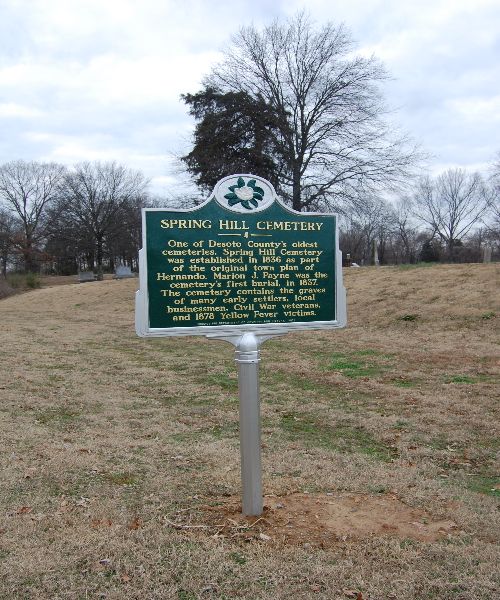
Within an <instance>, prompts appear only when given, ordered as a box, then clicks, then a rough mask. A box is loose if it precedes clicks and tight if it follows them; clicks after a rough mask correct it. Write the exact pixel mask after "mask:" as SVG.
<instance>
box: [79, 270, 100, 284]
mask: <svg viewBox="0 0 500 600" xmlns="http://www.w3.org/2000/svg"><path fill="white" fill-rule="evenodd" d="M95 280H96V277H95V275H94V272H93V271H80V272H79V273H78V283H85V282H86V281H95Z"/></svg>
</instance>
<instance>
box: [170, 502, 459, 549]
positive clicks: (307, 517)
mask: <svg viewBox="0 0 500 600" xmlns="http://www.w3.org/2000/svg"><path fill="white" fill-rule="evenodd" d="M202 510H203V512H204V517H205V519H203V521H204V524H202V525H200V524H184V525H183V524H180V523H176V524H175V525H174V523H171V524H172V525H174V526H177V527H178V528H179V529H184V530H190V529H191V530H195V529H197V530H198V531H200V528H207V529H210V533H211V534H212V535H214V531H215V535H217V536H224V537H229V538H241V539H243V540H248V541H251V540H261V541H263V542H267V543H273V542H275V543H281V544H286V545H305V544H307V545H310V546H314V547H320V548H328V547H331V546H333V545H335V544H336V543H338V542H339V541H347V540H350V539H352V540H355V539H363V538H367V537H376V536H393V537H398V538H402V539H414V540H419V541H424V542H432V541H435V540H437V539H439V538H442V537H444V536H446V535H449V534H452V533H456V532H457V525H456V523H454V522H453V521H451V520H434V519H433V518H432V517H431V516H430V515H429V514H428V513H426V512H425V511H422V510H418V509H415V508H410V507H409V506H407V505H405V504H403V503H402V502H401V501H400V500H399V499H398V498H397V497H396V496H394V495H391V494H383V495H377V496H373V495H368V494H366V495H363V494H357V495H353V494H332V495H328V494H304V493H297V494H290V495H288V496H283V497H277V496H267V497H266V498H264V512H263V514H262V515H261V516H260V517H244V516H243V515H242V514H241V501H240V499H235V498H231V499H227V500H223V501H221V503H220V505H218V506H215V507H204V508H203V509H202ZM208 523H210V524H208ZM206 533H208V531H206Z"/></svg>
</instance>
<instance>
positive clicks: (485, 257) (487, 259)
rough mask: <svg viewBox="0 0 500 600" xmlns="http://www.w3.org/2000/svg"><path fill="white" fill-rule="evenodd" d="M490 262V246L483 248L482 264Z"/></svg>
mask: <svg viewBox="0 0 500 600" xmlns="http://www.w3.org/2000/svg"><path fill="white" fill-rule="evenodd" d="M490 262H491V246H484V247H483V263H490Z"/></svg>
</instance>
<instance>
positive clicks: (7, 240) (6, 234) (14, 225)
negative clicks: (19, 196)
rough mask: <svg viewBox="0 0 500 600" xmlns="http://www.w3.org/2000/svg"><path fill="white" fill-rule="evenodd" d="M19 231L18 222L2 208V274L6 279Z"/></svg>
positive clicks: (0, 254) (0, 257)
mask: <svg viewBox="0 0 500 600" xmlns="http://www.w3.org/2000/svg"><path fill="white" fill-rule="evenodd" d="M17 231H18V222H16V219H15V217H14V215H12V213H10V212H9V211H7V210H5V209H3V208H0V273H1V274H2V276H3V277H4V278H5V277H6V276H7V264H8V262H9V259H10V258H11V256H12V253H13V250H14V247H15V240H16V233H17Z"/></svg>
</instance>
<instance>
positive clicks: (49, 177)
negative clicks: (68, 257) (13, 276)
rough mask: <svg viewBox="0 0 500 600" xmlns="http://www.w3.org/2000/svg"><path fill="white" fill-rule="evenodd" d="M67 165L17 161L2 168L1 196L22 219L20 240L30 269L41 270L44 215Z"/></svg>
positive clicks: (0, 173)
mask: <svg viewBox="0 0 500 600" xmlns="http://www.w3.org/2000/svg"><path fill="white" fill-rule="evenodd" d="M63 174H64V167H62V166H61V165H58V164H56V163H38V162H25V161H23V160H16V161H12V162H8V163H6V164H4V165H2V166H1V167H0V199H2V200H3V201H4V204H5V206H6V208H7V209H9V210H10V211H11V212H13V213H14V214H15V215H16V216H17V217H18V218H19V219H20V222H21V229H22V236H21V239H20V242H19V245H20V250H21V253H22V255H23V259H24V267H25V270H26V271H34V270H36V269H37V261H36V259H35V254H36V252H37V244H38V243H39V242H40V240H41V238H42V237H43V227H42V224H43V216H44V212H45V210H46V209H47V207H48V205H49V204H50V203H51V202H52V201H53V200H54V198H55V196H56V191H57V187H58V185H59V183H60V181H61V178H62V176H63Z"/></svg>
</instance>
